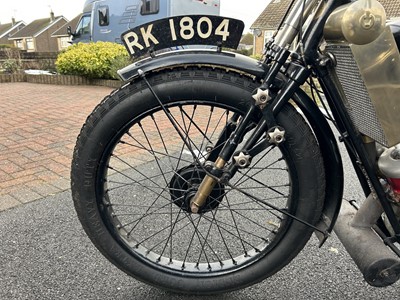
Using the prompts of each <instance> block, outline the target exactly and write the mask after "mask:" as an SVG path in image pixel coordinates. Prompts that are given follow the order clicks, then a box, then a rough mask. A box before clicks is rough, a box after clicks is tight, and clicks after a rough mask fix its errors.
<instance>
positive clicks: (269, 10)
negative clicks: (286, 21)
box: [250, 0, 292, 54]
mask: <svg viewBox="0 0 400 300" xmlns="http://www.w3.org/2000/svg"><path fill="white" fill-rule="evenodd" d="M291 2H292V0H272V1H271V2H270V3H269V4H268V6H267V7H266V8H265V9H264V11H263V12H262V13H261V15H260V16H259V17H258V18H257V19H256V20H255V22H254V23H253V25H251V27H250V29H252V30H253V32H254V46H253V54H261V53H262V51H263V49H264V46H265V44H266V42H267V41H268V40H269V39H270V38H271V37H272V35H273V34H274V32H275V31H276V29H277V28H278V26H279V24H280V23H281V21H282V19H283V16H284V15H285V13H286V10H287V9H288V7H289V5H290V3H291Z"/></svg>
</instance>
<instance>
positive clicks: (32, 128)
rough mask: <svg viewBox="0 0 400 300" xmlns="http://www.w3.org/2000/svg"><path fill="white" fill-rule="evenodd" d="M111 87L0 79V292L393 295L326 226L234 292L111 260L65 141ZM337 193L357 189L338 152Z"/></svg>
mask: <svg viewBox="0 0 400 300" xmlns="http://www.w3.org/2000/svg"><path fill="white" fill-rule="evenodd" d="M110 92H111V89H109V88H104V87H88V86H72V87H66V86H50V85H35V84H28V83H10V84H0V117H1V120H2V122H1V123H0V132H1V136H0V210H1V211H0V241H1V244H0V270H1V272H0V299H6V300H8V299H12V300H13V299H156V300H157V299H160V300H161V299H163V300H165V299H167V300H168V299H180V300H197V299H199V300H200V299H205V300H211V299H222V300H228V299H232V300H239V299H240V300H242V299H243V300H244V299H399V291H400V289H399V288H400V285H399V283H396V284H394V285H393V286H391V287H387V288H373V287H371V286H369V285H368V284H366V283H365V281H364V280H363V278H362V275H361V274H360V272H359V271H358V269H357V267H356V266H355V264H354V263H353V261H352V260H351V258H350V257H349V255H348V254H347V253H346V251H345V250H344V248H343V246H342V245H341V244H340V243H339V242H338V240H337V238H336V237H335V236H334V235H332V237H331V238H330V239H328V241H327V242H326V244H325V245H324V246H323V247H322V248H320V249H319V248H318V241H317V239H316V238H315V237H312V238H311V240H310V242H309V244H308V245H307V246H306V248H305V249H304V250H303V251H302V252H301V253H300V255H299V256H298V257H297V258H296V259H295V260H294V261H293V262H292V263H291V264H289V266H287V267H285V268H284V269H283V270H282V271H280V272H279V273H278V274H276V275H275V276H273V277H271V278H269V279H267V280H265V281H263V282H261V283H259V284H256V285H254V286H251V287H249V288H247V289H243V290H240V291H236V292H232V293H228V294H224V295H218V296H208V297H197V296H191V295H187V296H184V295H177V294H173V293H169V292H165V291H162V290H159V289H157V288H155V287H151V286H148V285H146V284H143V283H141V282H139V281H137V280H135V279H133V278H130V277H129V276H127V275H125V274H124V273H123V272H121V271H120V270H118V269H117V268H116V267H114V266H113V265H112V264H111V263H109V262H108V261H107V260H106V259H105V258H104V257H103V256H102V255H101V254H100V253H99V252H98V251H97V250H96V249H95V247H94V246H93V245H92V244H91V242H90V241H89V239H88V238H87V237H86V235H85V233H84V232H83V230H82V228H81V226H80V224H79V221H78V219H77V217H76V214H75V211H74V208H73V204H72V200H71V195H70V190H69V169H70V160H71V155H72V149H73V146H74V143H75V139H76V136H77V135H78V133H79V130H80V127H81V125H82V124H83V122H84V121H85V119H86V116H87V115H88V114H89V113H90V111H91V110H92V109H93V108H94V106H95V105H96V104H97V103H99V102H100V101H101V99H102V98H103V97H104V96H106V95H107V94H109V93H110ZM345 170H346V190H345V198H346V199H359V198H361V197H362V192H361V190H360V188H359V186H358V184H357V182H356V181H354V180H352V178H353V176H354V174H353V172H352V171H351V167H350V164H349V162H348V161H347V160H346V161H345Z"/></svg>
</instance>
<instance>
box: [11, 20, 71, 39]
mask: <svg viewBox="0 0 400 300" xmlns="http://www.w3.org/2000/svg"><path fill="white" fill-rule="evenodd" d="M61 19H64V20H65V18H64V17H63V16H61V17H55V18H54V20H51V18H44V19H37V20H35V21H33V22H31V23H29V24H28V25H26V26H25V27H24V28H23V29H21V30H20V31H18V32H17V33H16V34H14V35H13V36H12V37H10V40H17V39H22V38H30V37H36V36H38V35H40V34H41V33H42V32H43V31H45V30H47V29H49V28H50V27H51V26H53V25H54V24H56V23H57V22H58V21H60V20H61Z"/></svg>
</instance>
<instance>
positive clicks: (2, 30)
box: [0, 21, 25, 38]
mask: <svg viewBox="0 0 400 300" xmlns="http://www.w3.org/2000/svg"><path fill="white" fill-rule="evenodd" d="M21 25H25V23H24V22H23V21H18V22H14V24H13V23H7V24H0V38H2V37H4V36H5V35H7V34H8V33H9V32H11V31H13V30H14V29H15V28H18V26H21Z"/></svg>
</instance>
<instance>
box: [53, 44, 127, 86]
mask: <svg viewBox="0 0 400 300" xmlns="http://www.w3.org/2000/svg"><path fill="white" fill-rule="evenodd" d="M123 63H126V64H128V63H129V56H128V53H127V51H126V50H125V48H124V47H123V46H122V45H119V44H115V43H110V42H96V43H88V44H84V43H79V44H75V45H72V46H70V47H68V48H67V49H66V50H65V51H63V52H62V53H60V54H59V55H58V58H57V61H56V67H57V72H58V73H60V74H65V75H80V76H85V77H88V78H102V79H109V78H116V74H115V71H116V65H118V68H122V67H124V66H125V65H126V64H125V65H122V64H123Z"/></svg>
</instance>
